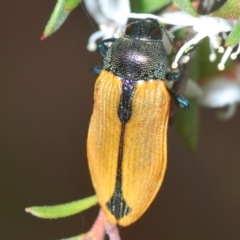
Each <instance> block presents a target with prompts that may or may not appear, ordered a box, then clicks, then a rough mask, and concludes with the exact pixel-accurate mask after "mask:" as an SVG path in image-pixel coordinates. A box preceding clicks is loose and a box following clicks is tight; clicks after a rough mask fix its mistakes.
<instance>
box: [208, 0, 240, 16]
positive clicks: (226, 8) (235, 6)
mask: <svg viewBox="0 0 240 240" xmlns="http://www.w3.org/2000/svg"><path fill="white" fill-rule="evenodd" d="M212 15H213V16H215V17H221V18H225V19H235V20H237V19H238V18H239V16H240V3H239V0H227V1H226V2H225V4H224V5H223V6H222V7H221V8H219V9H218V10H217V11H215V12H213V13H212Z"/></svg>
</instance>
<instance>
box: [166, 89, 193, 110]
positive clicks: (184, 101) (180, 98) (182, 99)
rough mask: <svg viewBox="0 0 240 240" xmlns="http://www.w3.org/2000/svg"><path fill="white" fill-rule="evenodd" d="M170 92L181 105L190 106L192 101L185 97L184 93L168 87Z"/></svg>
mask: <svg viewBox="0 0 240 240" xmlns="http://www.w3.org/2000/svg"><path fill="white" fill-rule="evenodd" d="M168 91H169V93H170V94H171V96H173V98H174V99H175V100H176V101H177V103H178V104H179V106H180V107H182V108H185V109H188V108H189V107H190V103H189V102H188V100H187V99H186V98H185V97H183V95H181V94H178V93H176V92H175V91H173V90H171V89H168Z"/></svg>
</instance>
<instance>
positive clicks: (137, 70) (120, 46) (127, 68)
mask: <svg viewBox="0 0 240 240" xmlns="http://www.w3.org/2000/svg"><path fill="white" fill-rule="evenodd" d="M167 66H168V60H167V54H166V51H165V49H164V47H163V44H162V42H161V41H153V40H151V41H142V40H136V39H133V38H129V37H126V36H125V37H122V38H120V39H117V40H116V41H115V42H114V43H113V44H112V46H111V47H110V48H109V49H108V51H107V55H106V57H105V58H104V60H103V67H104V69H106V70H109V71H110V72H112V73H113V74H115V75H117V76H118V77H121V78H123V79H131V80H149V79H165V75H166V72H167Z"/></svg>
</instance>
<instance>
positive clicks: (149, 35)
mask: <svg viewBox="0 0 240 240" xmlns="http://www.w3.org/2000/svg"><path fill="white" fill-rule="evenodd" d="M125 35H127V36H129V37H132V38H135V39H141V40H162V37H163V33H162V29H161V27H160V26H159V24H158V22H157V21H156V20H155V19H145V20H141V21H136V22H134V23H131V24H129V25H128V27H127V28H126V31H125Z"/></svg>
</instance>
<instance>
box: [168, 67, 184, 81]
mask: <svg viewBox="0 0 240 240" xmlns="http://www.w3.org/2000/svg"><path fill="white" fill-rule="evenodd" d="M182 73H183V67H182V65H181V64H178V68H177V69H174V70H172V71H170V72H168V73H167V74H166V76H165V78H166V80H167V81H178V80H179V79H180V78H181V77H182Z"/></svg>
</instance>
